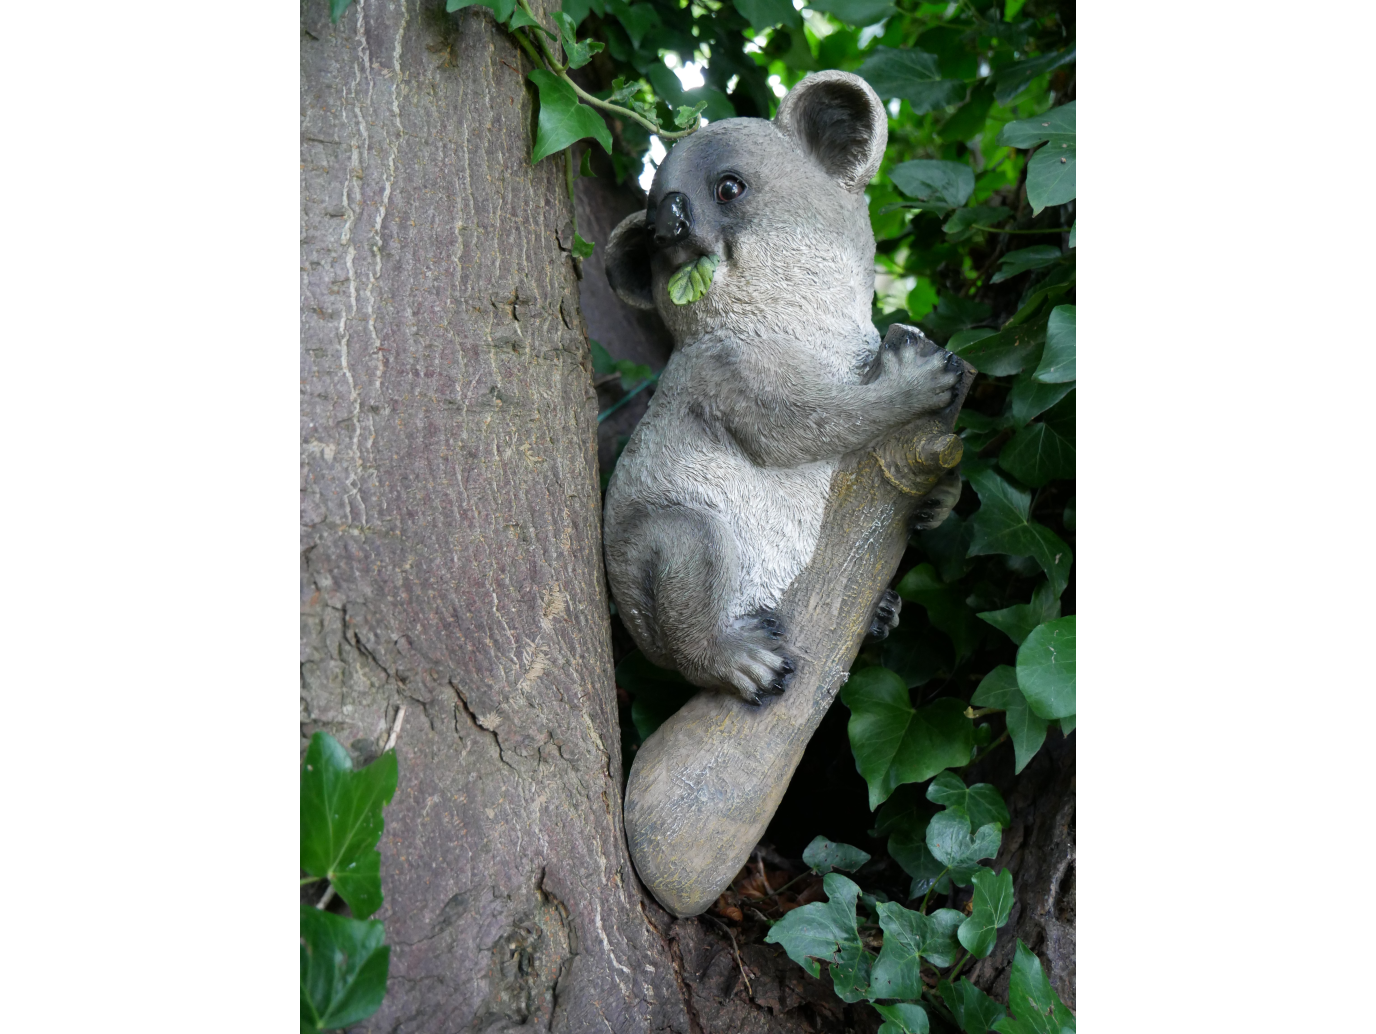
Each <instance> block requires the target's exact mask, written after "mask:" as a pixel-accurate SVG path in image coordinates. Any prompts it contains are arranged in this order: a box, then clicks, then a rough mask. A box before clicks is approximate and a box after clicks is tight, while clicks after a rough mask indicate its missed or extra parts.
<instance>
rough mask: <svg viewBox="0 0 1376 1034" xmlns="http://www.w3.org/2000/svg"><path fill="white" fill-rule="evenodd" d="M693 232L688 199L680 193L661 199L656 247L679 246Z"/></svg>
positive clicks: (656, 224)
mask: <svg viewBox="0 0 1376 1034" xmlns="http://www.w3.org/2000/svg"><path fill="white" fill-rule="evenodd" d="M692 231H693V216H692V210H691V209H690V208H689V207H688V198H687V197H685V196H684V195H683V194H680V193H679V192H678V191H673V192H672V193H669V194H665V195H664V196H663V197H662V198H660V201H659V206H658V208H657V209H656V210H655V247H657V248H667V247H669V245H671V244H677V243H678V242H679V241H681V240H683V239H684V238H685V237H687V236H688V234H690V233H691V232H692Z"/></svg>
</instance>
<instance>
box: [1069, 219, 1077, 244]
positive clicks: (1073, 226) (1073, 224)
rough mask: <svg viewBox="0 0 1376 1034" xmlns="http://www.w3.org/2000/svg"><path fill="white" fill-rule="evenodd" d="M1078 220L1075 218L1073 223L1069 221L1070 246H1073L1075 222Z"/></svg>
mask: <svg viewBox="0 0 1376 1034" xmlns="http://www.w3.org/2000/svg"><path fill="white" fill-rule="evenodd" d="M1078 222H1079V220H1078V219H1077V220H1076V221H1075V222H1074V223H1071V224H1070V240H1069V244H1070V247H1072V248H1073V247H1075V225H1076V223H1078Z"/></svg>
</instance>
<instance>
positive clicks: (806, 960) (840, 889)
mask: <svg viewBox="0 0 1376 1034" xmlns="http://www.w3.org/2000/svg"><path fill="white" fill-rule="evenodd" d="M822 889H823V890H825V891H826V895H827V900H826V901H814V902H812V903H811V904H808V905H803V906H802V907H801V908H795V909H793V910H792V911H790V912H789V913H788V914H787V915H785V916H784V917H783V919H781V920H779V921H778V922H777V923H775V924H774V925H773V926H772V927H771V928H770V930H769V935H768V936H767V937H766V938H765V943H766V944H778V945H781V946H782V947H783V949H784V951H786V952H787V953H788V957H789V958H790V959H792V960H793V961H794V962H796V963H798V965H800V966H802V967H803V968H804V969H805V970H807V971H808V972H809V973H811V974H812V975H813V976H814V977H815V976H820V975H821V967H820V966H819V965H818V962H817V960H819V959H820V960H822V961H824V962H827V963H829V964H830V966H831V980H832V986H833V987H834V988H835V990H836V994H837V995H838V996H839V997H840V998H841V999H842V1000H843V1001H847V1002H856V1001H859V1000H860V999H861V998H863V997H864V993H863V992H864V990H866V989H867V988H868V985H869V976H870V974H869V970H870V965H871V963H872V961H873V956H871V955H870V954H869V952H867V951H865V950H864V948H863V947H862V946H861V944H860V929H859V926H858V920H857V918H856V915H855V903H856V901H857V900H858V899H859V897H860V888H859V887H857V886H856V885H855V884H854V883H852V882H851V881H850V880H848V879H846V877H844V876H842V875H840V874H839V873H834V872H831V873H827V875H826V876H824V877H823V878H822Z"/></svg>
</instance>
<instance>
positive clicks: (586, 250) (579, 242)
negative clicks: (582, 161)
mask: <svg viewBox="0 0 1376 1034" xmlns="http://www.w3.org/2000/svg"><path fill="white" fill-rule="evenodd" d="M583 154H584V156H585V157H586V156H587V154H588V152H587V151H584V152H583ZM596 247H597V245H596V244H594V243H593V242H592V241H585V240H584V239H583V238H582V237H580V236H579V235H578V234H577V233H575V234H574V235H573V249H572V250H573V257H574V258H580V259H585V258H587V257H588V256H589V255H591V254H592V253H593V250H594V249H595V248H596Z"/></svg>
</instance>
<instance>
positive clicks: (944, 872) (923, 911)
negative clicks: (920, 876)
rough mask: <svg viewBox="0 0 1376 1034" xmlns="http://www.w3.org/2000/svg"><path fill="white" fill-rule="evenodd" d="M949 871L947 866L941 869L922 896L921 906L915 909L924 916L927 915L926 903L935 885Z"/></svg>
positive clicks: (949, 868) (930, 897)
mask: <svg viewBox="0 0 1376 1034" xmlns="http://www.w3.org/2000/svg"><path fill="white" fill-rule="evenodd" d="M950 871H951V867H950V866H949V865H948V866H946V868H944V869H942V870H941V872H940V873H939V874H938V875H937V878H936V879H934V880H932V885H931V886H930V887H928V888H927V893H926V894H924V895H923V896H922V904H920V905H919V906H918V907H917V910H918V911H919V912H921V913H922V914H923V915H924V916H925V915H926V914H927V902H928V901H930V900H931V899H932V891H934V890H936V885H937V884H938V883H940V882H941V877H942V876H945V875H946V874H947V873H948V872H950Z"/></svg>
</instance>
